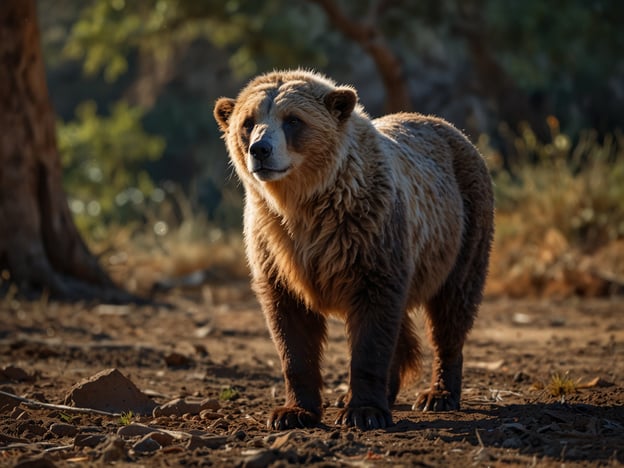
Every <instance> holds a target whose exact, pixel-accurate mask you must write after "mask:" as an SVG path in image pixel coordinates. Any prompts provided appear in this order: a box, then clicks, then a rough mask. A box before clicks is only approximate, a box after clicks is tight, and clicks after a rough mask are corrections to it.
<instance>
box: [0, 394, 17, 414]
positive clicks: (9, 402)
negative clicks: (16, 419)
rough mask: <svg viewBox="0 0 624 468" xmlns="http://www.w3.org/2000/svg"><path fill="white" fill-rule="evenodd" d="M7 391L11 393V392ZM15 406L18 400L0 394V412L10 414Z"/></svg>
mask: <svg viewBox="0 0 624 468" xmlns="http://www.w3.org/2000/svg"><path fill="white" fill-rule="evenodd" d="M4 391H6V390H4ZM7 393H11V394H12V393H13V392H7ZM17 406H19V401H17V400H16V399H15V398H11V397H8V396H5V395H0V414H10V413H11V412H12V411H13V409H14V408H16V407H17Z"/></svg>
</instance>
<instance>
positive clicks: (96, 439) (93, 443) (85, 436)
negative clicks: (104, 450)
mask: <svg viewBox="0 0 624 468" xmlns="http://www.w3.org/2000/svg"><path fill="white" fill-rule="evenodd" d="M106 440H107V437H106V435H104V434H91V433H81V434H78V435H77V436H76V437H75V438H74V446H75V447H90V448H93V447H97V446H98V445H100V444H101V443H102V442H105V441H106Z"/></svg>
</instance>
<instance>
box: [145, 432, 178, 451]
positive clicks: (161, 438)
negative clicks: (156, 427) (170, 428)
mask: <svg viewBox="0 0 624 468" xmlns="http://www.w3.org/2000/svg"><path fill="white" fill-rule="evenodd" d="M150 437H151V438H152V439H154V440H155V441H156V442H158V443H159V444H160V445H162V446H163V447H167V446H169V445H171V444H172V443H173V441H174V440H175V437H173V436H172V435H171V434H168V433H166V432H160V431H158V432H152V433H151V434H150Z"/></svg>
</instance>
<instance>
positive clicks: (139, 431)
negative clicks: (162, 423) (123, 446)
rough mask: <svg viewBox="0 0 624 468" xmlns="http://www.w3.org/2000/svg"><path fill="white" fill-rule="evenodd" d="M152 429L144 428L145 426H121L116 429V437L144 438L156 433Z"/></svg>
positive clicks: (135, 424)
mask: <svg viewBox="0 0 624 468" xmlns="http://www.w3.org/2000/svg"><path fill="white" fill-rule="evenodd" d="M157 430H158V429H155V428H153V427H149V426H146V425H145V424H138V423H133V424H128V425H127V426H121V427H120V428H119V429H117V435H119V436H122V437H136V436H144V435H146V434H151V433H152V432H155V431H157Z"/></svg>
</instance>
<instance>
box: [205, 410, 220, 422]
mask: <svg viewBox="0 0 624 468" xmlns="http://www.w3.org/2000/svg"><path fill="white" fill-rule="evenodd" d="M199 417H200V418H201V419H210V420H214V419H219V418H221V417H223V415H222V414H221V413H215V412H214V411H211V410H203V411H200V412H199Z"/></svg>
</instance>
